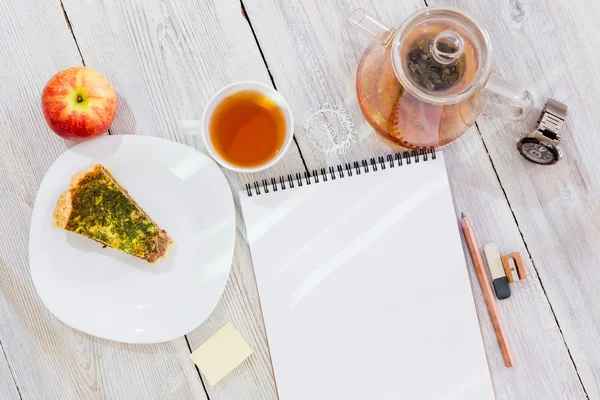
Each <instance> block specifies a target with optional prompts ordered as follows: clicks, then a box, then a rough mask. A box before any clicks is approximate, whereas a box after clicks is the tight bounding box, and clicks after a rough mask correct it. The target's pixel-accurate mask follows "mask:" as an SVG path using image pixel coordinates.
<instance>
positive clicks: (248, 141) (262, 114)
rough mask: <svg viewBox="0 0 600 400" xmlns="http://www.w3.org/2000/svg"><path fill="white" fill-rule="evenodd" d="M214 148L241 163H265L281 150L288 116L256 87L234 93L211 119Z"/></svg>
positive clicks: (245, 164) (221, 103) (222, 103)
mask: <svg viewBox="0 0 600 400" xmlns="http://www.w3.org/2000/svg"><path fill="white" fill-rule="evenodd" d="M209 134H210V141H211V143H212V145H213V147H214V150H215V152H216V153H217V154H218V155H219V156H220V157H222V158H223V159H224V160H225V161H227V162H228V163H230V164H233V165H235V166H238V167H245V168H249V167H257V166H261V165H264V164H266V163H267V162H269V161H270V160H272V159H273V158H275V156H276V155H277V154H278V153H279V151H281V149H282V148H283V147H284V143H285V139H286V120H285V115H284V112H283V110H282V109H281V107H280V106H279V105H278V104H277V103H276V102H275V101H273V100H272V99H271V98H270V97H269V96H267V95H265V94H263V93H261V92H258V91H253V90H246V91H241V92H237V93H234V94H232V95H230V96H229V97H226V98H225V99H223V100H222V101H221V102H220V103H219V104H218V105H217V106H216V108H215V110H214V111H213V113H212V116H211V118H210V123H209Z"/></svg>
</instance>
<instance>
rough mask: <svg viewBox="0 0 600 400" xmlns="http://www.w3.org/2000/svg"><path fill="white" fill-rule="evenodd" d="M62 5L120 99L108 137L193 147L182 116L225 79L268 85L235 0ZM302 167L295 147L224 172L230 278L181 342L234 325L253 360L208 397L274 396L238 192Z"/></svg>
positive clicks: (189, 115)
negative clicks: (231, 244)
mask: <svg viewBox="0 0 600 400" xmlns="http://www.w3.org/2000/svg"><path fill="white" fill-rule="evenodd" d="M64 3H65V9H66V11H67V14H68V15H69V19H70V21H71V24H72V27H73V31H74V33H75V36H76V38H77V42H78V44H79V47H80V49H81V52H82V55H83V58H84V60H85V62H86V64H87V65H89V66H92V67H94V68H97V69H98V70H100V71H102V72H103V73H105V74H106V76H107V77H108V78H109V79H110V80H111V82H112V83H113V85H114V87H115V90H116V91H117V93H118V95H119V100H120V106H119V110H118V112H117V116H116V118H115V122H114V123H113V125H112V127H111V132H112V133H113V134H126V133H130V134H142V135H151V136H157V137H162V138H166V139H171V140H176V141H179V142H182V143H186V144H188V145H190V146H194V147H200V146H201V143H200V142H201V140H200V139H199V138H197V137H193V136H186V135H184V134H181V133H179V132H178V130H177V124H176V123H177V121H178V120H179V119H195V118H200V116H201V113H202V109H203V107H204V105H205V104H206V103H207V102H208V100H209V98H210V97H211V96H212V95H213V93H215V92H216V91H217V90H218V89H220V88H221V87H222V86H225V85H226V84H229V83H231V82H234V81H237V80H257V81H261V82H264V83H267V84H270V78H269V74H268V71H267V69H266V67H265V65H264V62H263V60H262V57H261V55H260V52H259V49H258V47H257V45H256V42H255V40H254V37H253V35H252V31H251V29H250V25H249V24H248V21H247V20H246V19H245V18H244V16H243V14H242V9H241V5H240V2H239V1H235V0H227V1H214V2H198V1H193V0H186V1H144V2H140V1H124V2H113V1H104V2H94V3H93V4H88V5H86V6H85V7H84V6H82V5H81V2H79V1H74V0H66V1H65V2H64ZM114 32H119V34H118V35H116V34H114ZM303 170H304V166H303V164H302V160H301V157H300V155H299V151H298V148H297V147H296V145H293V146H291V147H290V150H289V151H288V154H286V156H285V157H284V158H283V159H282V160H281V161H280V162H279V163H278V164H276V165H275V166H273V167H272V168H270V169H269V170H267V171H263V172H261V173H256V174H237V173H230V172H226V175H227V177H228V179H229V182H230V184H231V187H232V190H233V192H234V198H235V203H236V209H237V211H236V214H237V234H236V247H235V258H234V260H233V265H232V272H231V275H230V279H229V281H228V283H227V286H226V288H225V292H224V294H223V297H222V299H221V301H220V303H219V304H218V306H217V308H216V309H215V311H214V313H213V314H212V315H211V316H210V318H209V319H208V320H207V321H206V322H205V323H204V324H203V325H202V326H201V327H199V328H198V329H196V330H195V331H193V332H192V333H191V334H189V335H188V339H189V343H190V346H191V347H192V350H195V349H196V348H197V347H199V346H200V345H201V344H202V343H203V342H204V341H205V340H206V339H208V338H209V337H210V336H212V335H213V334H214V333H215V332H217V331H218V330H219V329H220V328H221V327H222V326H223V325H225V323H227V322H232V323H233V325H234V326H235V327H236V329H238V330H239V331H240V333H241V334H242V336H243V337H244V339H245V340H246V341H248V343H249V344H250V346H251V347H252V348H253V349H254V350H255V354H254V355H252V356H251V357H250V358H249V359H248V360H247V361H245V362H244V363H242V365H241V366H240V367H238V368H237V369H236V370H234V371H233V372H232V373H231V374H230V375H228V376H227V377H225V378H224V379H223V380H222V381H221V382H219V383H218V385H216V386H215V387H214V388H213V387H209V386H208V385H207V390H208V394H209V396H210V399H211V400H218V399H227V400H229V399H270V398H274V397H275V396H276V395H275V387H274V383H273V378H272V372H271V364H270V359H269V357H268V348H267V344H266V338H265V334H264V329H263V324H262V317H261V312H260V305H259V301H258V293H257V289H256V283H255V280H254V274H253V270H252V264H251V260H250V256H249V250H248V246H247V244H246V239H245V237H244V229H243V220H242V219H241V211H240V209H239V201H238V196H237V191H238V189H241V188H243V185H244V184H246V183H248V182H253V181H255V180H257V179H264V178H266V177H271V176H278V175H281V174H284V173H290V172H296V171H303ZM207 189H208V188H207Z"/></svg>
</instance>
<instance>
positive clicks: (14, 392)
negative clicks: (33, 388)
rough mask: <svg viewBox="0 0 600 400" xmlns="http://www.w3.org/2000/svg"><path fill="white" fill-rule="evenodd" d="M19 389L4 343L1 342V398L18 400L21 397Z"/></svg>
mask: <svg viewBox="0 0 600 400" xmlns="http://www.w3.org/2000/svg"><path fill="white" fill-rule="evenodd" d="M19 398H20V397H19V391H18V389H17V385H15V381H14V379H13V377H12V372H11V371H10V367H9V366H8V362H7V360H6V357H4V350H3V348H2V343H0V399H6V400H16V399H19Z"/></svg>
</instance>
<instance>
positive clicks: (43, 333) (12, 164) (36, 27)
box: [0, 0, 205, 400]
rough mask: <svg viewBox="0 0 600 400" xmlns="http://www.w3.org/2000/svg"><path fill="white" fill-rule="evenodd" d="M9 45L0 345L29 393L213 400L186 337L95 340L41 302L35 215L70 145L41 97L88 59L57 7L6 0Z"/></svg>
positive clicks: (0, 106)
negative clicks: (52, 169)
mask: <svg viewBox="0 0 600 400" xmlns="http://www.w3.org/2000/svg"><path fill="white" fill-rule="evenodd" d="M41 27H43V28H41ZM0 40H1V41H2V43H3V46H4V49H5V51H4V55H3V56H2V57H0V70H1V71H2V73H1V74H0V87H2V88H3V89H2V96H0V168H1V169H2V174H0V199H1V204H2V206H1V207H0V218H1V219H2V224H0V315H1V316H2V318H0V342H1V343H2V347H3V349H4V353H5V354H6V360H7V361H8V364H9V365H10V368H11V371H12V374H13V376H14V381H15V383H16V385H17V387H18V388H19V390H20V395H21V396H22V398H23V399H61V400H62V399H92V398H93V399H96V398H106V399H133V398H149V399H151V398H165V397H169V398H180V399H189V398H199V399H202V398H205V393H204V390H203V389H202V384H201V382H200V379H199V378H198V375H197V373H196V371H195V369H194V367H193V364H192V363H191V361H190V360H189V358H188V354H189V351H188V348H187V344H186V342H185V339H183V338H182V339H179V340H177V341H173V342H170V343H166V344H161V345H155V346H130V345H124V344H118V343H113V342H109V341H106V340H101V339H96V338H93V337H90V336H89V335H86V334H83V333H81V332H78V331H75V330H73V329H71V328H69V327H67V326H65V325H64V324H62V323H61V322H59V321H58V320H57V319H56V318H55V317H54V316H52V315H51V314H50V313H49V312H48V311H47V310H46V308H45V307H44V306H43V305H42V304H41V302H40V300H39V299H38V297H37V296H36V294H35V291H34V288H33V283H32V281H31V278H30V275H29V266H28V231H29V223H30V219H31V211H32V207H33V204H34V199H35V195H36V191H37V188H38V186H39V184H40V182H41V180H42V178H43V176H44V174H45V172H46V170H47V169H48V168H49V166H50V165H51V163H52V162H53V161H54V159H55V158H56V157H58V155H60V154H61V153H62V152H63V151H64V150H65V149H66V147H67V144H66V143H65V142H64V141H63V140H61V139H60V138H58V137H57V136H55V135H54V134H52V132H50V130H49V129H48V128H47V126H46V123H45V122H44V119H43V116H42V113H41V108H40V94H41V90H42V88H43V87H44V85H45V83H46V81H47V80H48V79H49V78H50V77H51V76H52V75H53V74H54V73H56V72H57V71H59V70H61V69H64V68H66V67H69V66H72V65H81V59H80V57H79V54H78V52H77V48H76V46H75V43H74V41H73V38H72V35H71V33H70V31H69V29H68V26H67V23H66V21H65V19H64V16H63V11H62V9H61V6H60V3H59V2H58V1H46V2H34V3H27V4H25V3H23V2H21V1H16V0H15V1H13V0H9V1H5V2H3V4H2V7H1V8H0ZM2 370H3V368H2ZM2 374H3V373H2ZM3 375H4V374H3ZM0 382H4V379H2V380H0ZM9 395H10V396H13V395H12V394H10V393H9ZM0 397H1V398H4V397H3V396H1V395H0Z"/></svg>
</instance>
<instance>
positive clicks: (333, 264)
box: [240, 153, 494, 400]
mask: <svg viewBox="0 0 600 400" xmlns="http://www.w3.org/2000/svg"><path fill="white" fill-rule="evenodd" d="M345 175H346V177H345V178H339V177H338V178H337V179H335V180H331V178H329V180H328V181H327V182H323V181H322V180H321V182H320V183H315V182H314V181H313V183H312V184H311V185H307V184H306V183H305V184H304V185H303V186H301V187H299V186H298V185H296V186H295V188H293V189H290V188H289V187H288V189H286V190H278V191H273V190H272V188H271V190H270V191H269V193H264V192H263V194H260V195H256V194H255V195H253V196H248V194H247V193H246V191H243V192H241V193H240V197H241V199H242V200H241V202H242V210H243V214H244V220H245V223H246V230H247V233H248V242H249V243H250V249H251V253H252V260H253V263H254V271H255V274H256V281H257V284H258V292H259V296H260V303H261V307H262V312H263V317H264V321H265V329H266V333H267V339H268V343H269V348H270V351H271V358H272V362H273V369H274V373H275V382H276V385H277V390H278V393H279V397H280V399H281V400H308V399H310V400H320V399H327V400H332V399H343V400H352V399H361V400H362V399H373V400H384V399H390V400H392V399H393V400H399V399H411V400H412V399H475V400H486V399H493V398H494V391H493V388H492V383H491V378H490V374H489V370H488V366H487V362H486V357H485V351H484V347H483V342H482V339H481V333H480V329H479V324H478V320H477V314H476V311H475V305H474V301H473V297H472V294H471V287H470V285H469V277H468V275H467V269H466V264H465V258H464V255H463V251H462V245H461V240H460V236H459V228H458V221H457V218H456V216H455V214H454V208H453V205H452V197H451V194H450V188H449V185H448V178H447V176H446V169H445V165H444V160H443V157H442V155H441V153H438V154H437V159H436V160H431V158H430V160H429V161H427V162H424V161H421V162H419V163H415V162H414V161H413V163H412V164H410V165H406V164H405V165H403V166H396V167H394V168H390V167H389V165H388V167H387V168H386V169H384V170H382V169H381V168H379V169H378V171H372V170H371V172H369V173H364V172H363V173H362V174H360V175H356V173H354V174H353V176H352V177H348V176H347V174H345Z"/></svg>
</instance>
